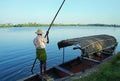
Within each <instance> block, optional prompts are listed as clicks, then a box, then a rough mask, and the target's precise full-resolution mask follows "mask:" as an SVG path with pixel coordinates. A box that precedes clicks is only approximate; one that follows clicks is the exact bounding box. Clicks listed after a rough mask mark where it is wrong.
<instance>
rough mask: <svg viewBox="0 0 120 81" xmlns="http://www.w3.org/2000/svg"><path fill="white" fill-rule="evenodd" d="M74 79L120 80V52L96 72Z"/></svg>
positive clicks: (77, 80) (81, 80)
mask: <svg viewBox="0 0 120 81" xmlns="http://www.w3.org/2000/svg"><path fill="white" fill-rule="evenodd" d="M73 81H120V52H119V53H117V55H116V56H114V57H113V59H112V60H111V61H110V62H109V63H105V64H103V65H102V67H100V68H99V69H98V70H97V71H96V72H93V73H91V74H90V75H87V76H85V77H83V78H80V79H75V80H73Z"/></svg>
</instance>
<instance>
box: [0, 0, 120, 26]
mask: <svg viewBox="0 0 120 81" xmlns="http://www.w3.org/2000/svg"><path fill="white" fill-rule="evenodd" d="M62 1H63V0H0V24H5V23H12V24H21V23H29V22H36V23H43V24H50V23H51V21H52V20H53V17H54V16H55V14H56V12H57V11H58V9H59V7H60V5H61V3H62ZM54 23H58V24H59V23H63V24H96V23H101V24H119V25H120V0H66V1H65V3H64V5H63V7H62V9H61V10H60V12H59V14H58V16H57V18H56V20H55V22H54Z"/></svg>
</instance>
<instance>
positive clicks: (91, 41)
mask: <svg viewBox="0 0 120 81" xmlns="http://www.w3.org/2000/svg"><path fill="white" fill-rule="evenodd" d="M116 43H117V40H116V39H115V37H113V36H110V35H94V36H87V37H80V38H72V39H67V40H62V41H60V42H58V48H59V49H60V48H64V47H68V46H72V45H76V44H78V45H79V46H80V47H81V49H84V50H85V51H86V52H88V53H92V52H95V51H101V50H104V49H108V48H111V47H114V46H115V45H116Z"/></svg>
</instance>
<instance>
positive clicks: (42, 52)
mask: <svg viewBox="0 0 120 81" xmlns="http://www.w3.org/2000/svg"><path fill="white" fill-rule="evenodd" d="M35 33H36V34H37V36H36V38H34V40H33V43H34V45H35V47H36V58H37V59H38V60H39V61H40V75H42V69H43V67H44V75H46V60H47V55H46V45H45V44H46V43H48V42H49V38H48V35H47V39H46V38H44V37H43V36H42V35H43V32H42V30H41V29H38V30H37V32H35ZM47 33H48V32H47Z"/></svg>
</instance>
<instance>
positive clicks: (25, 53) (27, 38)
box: [0, 26, 120, 81]
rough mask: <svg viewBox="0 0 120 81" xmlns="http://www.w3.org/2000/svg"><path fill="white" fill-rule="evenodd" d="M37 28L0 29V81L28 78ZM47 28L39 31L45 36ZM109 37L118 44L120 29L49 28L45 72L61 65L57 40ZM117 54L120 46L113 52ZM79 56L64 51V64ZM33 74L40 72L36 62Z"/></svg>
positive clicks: (74, 52)
mask: <svg viewBox="0 0 120 81" xmlns="http://www.w3.org/2000/svg"><path fill="white" fill-rule="evenodd" d="M38 28H40V27H23V28H21V27H17V28H14V27H13V28H0V81H16V80H18V79H21V78H24V77H26V76H29V75H31V72H30V70H31V67H32V64H33V62H34V58H35V47H34V45H33V39H34V38H35V37H36V34H35V32H36V31H37V29H38ZM47 28H48V27H41V29H42V30H43V31H44V32H46V30H47ZM99 34H108V35H112V36H115V37H116V39H117V41H118V42H120V28H114V27H99V26H97V27H95V26H94V27H92V26H83V27H82V26H80V27H79V26H57V27H52V28H51V30H50V33H49V38H50V43H49V44H47V48H46V49H47V56H48V60H47V68H50V67H52V66H55V65H58V64H60V63H62V49H61V50H59V49H58V47H57V43H58V41H60V40H64V39H69V38H76V37H83V36H90V35H99ZM119 50H120V44H118V47H117V49H116V52H118V51H119ZM78 55H80V51H79V50H73V49H72V47H70V48H66V49H65V61H68V60H70V59H73V58H75V57H77V56H78ZM34 72H35V73H38V72H39V62H38V61H37V63H36V65H35V68H34Z"/></svg>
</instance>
